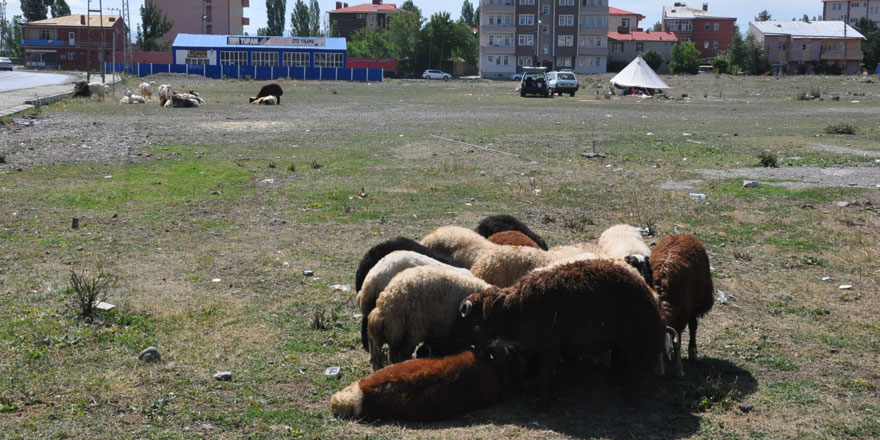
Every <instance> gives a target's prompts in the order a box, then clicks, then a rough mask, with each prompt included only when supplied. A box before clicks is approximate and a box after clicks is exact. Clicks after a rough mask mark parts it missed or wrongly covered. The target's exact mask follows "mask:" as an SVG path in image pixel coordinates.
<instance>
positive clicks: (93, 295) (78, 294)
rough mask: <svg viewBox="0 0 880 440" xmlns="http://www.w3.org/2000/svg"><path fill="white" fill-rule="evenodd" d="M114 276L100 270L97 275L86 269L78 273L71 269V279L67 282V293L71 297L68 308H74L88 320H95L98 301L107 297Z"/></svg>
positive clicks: (79, 316) (77, 313)
mask: <svg viewBox="0 0 880 440" xmlns="http://www.w3.org/2000/svg"><path fill="white" fill-rule="evenodd" d="M112 283H113V277H112V276H110V275H108V274H107V273H105V272H104V271H103V269H99V270H98V274H97V275H95V276H89V275H87V274H86V273H85V271H83V272H80V273H77V272H76V270H74V269H71V270H70V281H69V282H68V284H67V291H66V293H67V295H69V296H68V298H70V300H69V302H68V308H70V309H72V310H73V312H74V313H76V316H77V317H78V318H80V319H82V320H84V321H86V322H92V320H94V318H95V315H96V311H97V307H98V303H99V302H101V301H104V300H106V299H107V294H108V292H109V291H110V286H111V284H112Z"/></svg>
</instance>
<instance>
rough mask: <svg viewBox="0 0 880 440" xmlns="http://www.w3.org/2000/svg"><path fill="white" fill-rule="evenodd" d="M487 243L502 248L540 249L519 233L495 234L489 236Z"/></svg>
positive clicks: (532, 241)
mask: <svg viewBox="0 0 880 440" xmlns="http://www.w3.org/2000/svg"><path fill="white" fill-rule="evenodd" d="M489 241H491V242H492V243H495V244H500V245H503V246H523V247H533V248H536V249H541V246H539V245H538V243H535V240H532V239H531V238H529V236H528V235H526V234H523V233H522V232H519V231H502V232H496V233H494V234H492V235H491V236H489Z"/></svg>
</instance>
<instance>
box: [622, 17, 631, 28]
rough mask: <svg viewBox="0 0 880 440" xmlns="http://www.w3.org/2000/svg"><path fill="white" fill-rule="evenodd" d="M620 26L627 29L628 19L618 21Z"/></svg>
mask: <svg viewBox="0 0 880 440" xmlns="http://www.w3.org/2000/svg"><path fill="white" fill-rule="evenodd" d="M620 24H621V25H622V26H623V27H629V19H628V18H622V19H620Z"/></svg>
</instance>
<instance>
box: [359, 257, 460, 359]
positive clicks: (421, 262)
mask: <svg viewBox="0 0 880 440" xmlns="http://www.w3.org/2000/svg"><path fill="white" fill-rule="evenodd" d="M418 266H445V267H449V268H450V270H453V271H459V272H460V273H461V274H462V275H464V276H471V273H470V272H469V271H468V270H467V269H461V268H457V267H454V266H450V265H448V264H445V263H442V262H440V261H438V260H435V259H433V258H431V257H429V256H427V255H424V254H420V253H418V252H414V251H394V252H392V253H390V254H388V255H386V256H384V257H382V259H381V260H379V262H378V263H376V265H375V266H373V268H372V269H370V271H369V272H368V273H367V276H366V277H365V278H364V280H363V285H362V286H361V288H360V289H358V291H357V292H358V294H357V301H358V307H359V308H360V309H361V313H362V314H363V317H362V322H361V342H362V343H363V347H364V349H365V350H369V342H370V338H369V336H368V335H367V318H368V316H369V315H370V312H372V311H373V309H374V308H375V307H376V300H377V299H378V298H379V294H380V293H382V291H383V290H385V288H386V287H388V283H390V282H391V280H392V279H393V278H394V277H395V276H396V275H397V274H399V273H400V272H403V271H404V270H406V269H409V268H412V267H418Z"/></svg>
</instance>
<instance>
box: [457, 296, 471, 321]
mask: <svg viewBox="0 0 880 440" xmlns="http://www.w3.org/2000/svg"><path fill="white" fill-rule="evenodd" d="M473 307H474V304H473V303H472V302H470V300H467V299H466V300H464V301H462V302H461V305H460V306H458V311H459V312H460V313H461V317H462V318H467V317H468V315H470V314H471V309H472V308H473Z"/></svg>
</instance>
